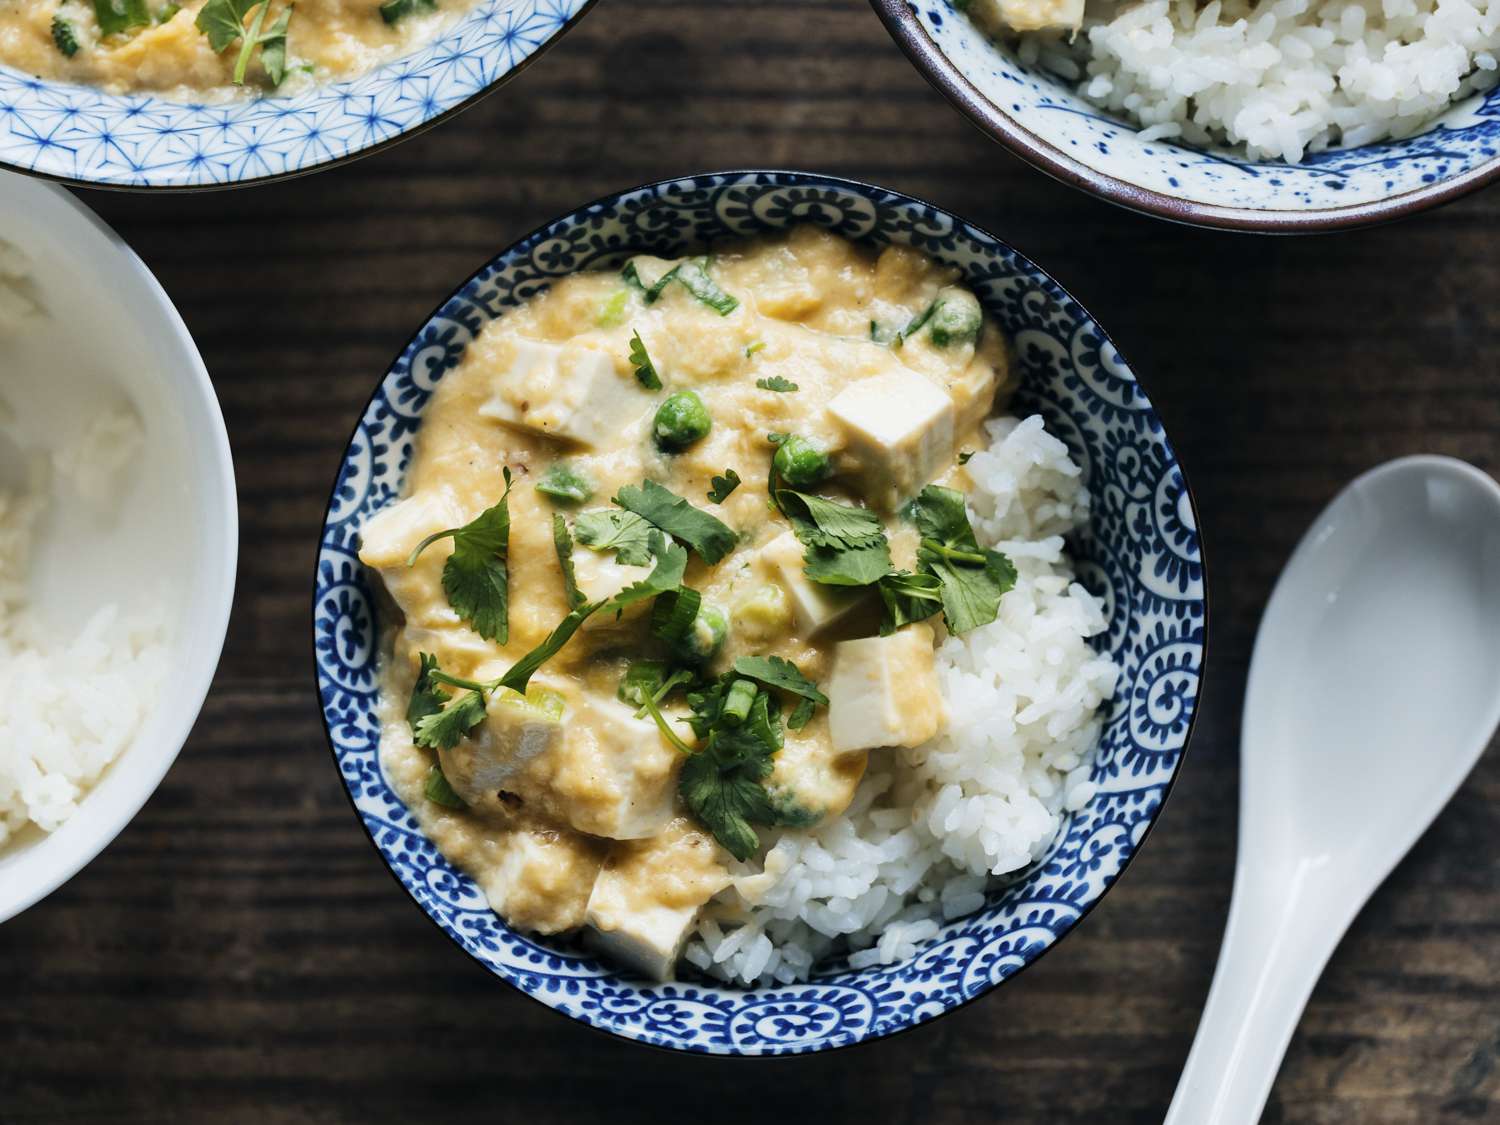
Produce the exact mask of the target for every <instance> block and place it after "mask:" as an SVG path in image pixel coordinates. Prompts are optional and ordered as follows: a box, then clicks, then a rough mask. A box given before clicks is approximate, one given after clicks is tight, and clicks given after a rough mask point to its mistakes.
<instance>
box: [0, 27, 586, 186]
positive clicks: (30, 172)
mask: <svg viewBox="0 0 1500 1125" xmlns="http://www.w3.org/2000/svg"><path fill="white" fill-rule="evenodd" d="M597 3H599V0H584V5H583V7H581V8H579V9H578V11H577V12H576V13H574V15H573V17H572V18H571V19H569V20H567V21H566V22H565V23H563V24H562V25H561V26H559V27H558V29H557V30H556V31H554V32H553V33H552V34H551V35H549V36H548V37H547V38H546V39H545V40H543V41H542V42H541V43H539V44H538V45H537V48H536V50H534V51H532V52H531V54H529V55H527V56H526V57H525V58H524V59H522V60H521V61H520V62H519V63H517V64H516V65H515V66H513V67H511V68H510V69H509V70H507V71H506V72H505V73H504V74H502V75H500V76H499V77H498V78H496V79H495V80H494V81H493V82H491V83H490V84H489V85H488V86H486V87H484V89H482V90H476V91H474V93H472V94H470V95H469V96H468V97H467V98H465V99H464V100H463V101H461V102H459V103H458V104H457V105H454V106H449V107H448V108H447V109H445V110H443V112H442V113H439V114H435V115H434V116H432V117H429V118H428V119H427V120H426V121H420V122H418V123H417V124H415V125H412V126H410V127H409V128H406V129H403V130H402V131H401V132H399V133H397V134H395V135H394V136H390V137H386V138H385V140H383V141H376V142H375V143H374V144H372V145H367V146H366V147H364V148H360V149H356V150H354V151H353V152H346V153H344V154H343V155H342V156H335V157H332V158H331V159H328V160H320V161H317V162H316V163H314V164H306V165H303V166H302V167H299V168H294V169H292V170H291V171H289V172H273V173H271V174H270V175H267V176H252V177H250V178H249V179H244V180H226V181H224V182H222V183H212V184H115V183H106V182H104V181H101V180H89V179H84V178H82V177H79V176H59V175H56V174H54V173H51V172H39V171H37V170H36V169H35V168H28V167H26V166H25V165H22V164H11V163H9V162H8V161H5V160H0V171H5V172H14V173H15V174H16V175H18V176H30V177H32V178H33V179H37V180H45V181H47V182H48V183H54V184H62V185H64V186H66V187H72V188H87V189H88V190H90V191H112V192H123V193H127V194H153V193H160V194H163V195H194V194H205V193H208V192H215V191H235V190H236V189H238V188H247V187H258V186H260V185H261V184H273V183H281V182H282V181H284V180H296V179H300V178H301V177H303V176H311V175H313V174H315V173H317V172H326V171H327V170H328V169H330V168H339V167H342V166H344V165H346V164H352V163H353V162H354V161H356V160H363V159H364V158H365V157H366V156H374V155H375V154H376V153H379V152H385V151H386V150H387V149H389V148H392V147H393V146H395V145H398V144H400V143H401V142H402V141H405V140H410V139H411V138H412V137H415V136H418V135H420V134H422V133H425V132H427V130H429V129H432V128H435V127H437V126H438V125H441V124H443V123H444V122H446V121H449V120H451V119H452V118H454V117H457V116H458V115H459V114H460V113H462V112H463V111H464V110H466V109H470V108H472V107H473V106H475V105H477V104H478V103H479V102H480V101H482V100H484V99H485V98H487V97H489V96H490V95H491V94H493V93H494V92H495V91H496V90H498V89H500V88H501V87H502V86H505V85H507V84H508V83H509V82H510V80H511V79H513V78H516V77H517V76H519V75H520V74H521V73H522V72H523V71H525V70H526V69H527V68H528V67H529V66H531V64H532V63H534V62H536V60H537V59H539V58H541V57H542V56H543V55H545V54H546V53H547V52H548V51H549V50H550V49H551V48H552V47H553V46H554V45H555V44H556V43H557V42H558V40H560V39H561V38H562V37H563V36H564V35H566V34H567V33H568V32H570V31H572V30H573V29H574V28H575V27H577V26H578V22H579V21H580V20H582V19H583V17H584V16H586V15H588V14H589V12H591V11H593V8H594V5H595V4H597Z"/></svg>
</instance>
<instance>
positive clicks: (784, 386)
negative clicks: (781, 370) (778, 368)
mask: <svg viewBox="0 0 1500 1125" xmlns="http://www.w3.org/2000/svg"><path fill="white" fill-rule="evenodd" d="M755 385H756V386H757V387H759V388H760V389H761V390H763V391H780V392H781V393H782V394H787V393H789V392H791V391H795V390H800V389H801V388H799V387H798V386H797V384H796V383H794V382H792V381H791V380H790V379H783V378H782V377H781V376H780V375H772V376H771V377H770V378H769V379H757V380H755Z"/></svg>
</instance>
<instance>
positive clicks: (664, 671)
mask: <svg viewBox="0 0 1500 1125" xmlns="http://www.w3.org/2000/svg"><path fill="white" fill-rule="evenodd" d="M669 671H670V669H669V668H668V665H667V662H666V661H665V660H632V661H631V662H630V663H629V664H628V665H627V666H626V668H625V675H623V676H621V677H620V686H619V687H618V688H616V689H615V698H616V699H618V700H619V701H620V702H621V703H628V704H630V705H631V706H632V707H644V706H645V704H646V700H648V699H650V698H651V697H652V696H654V695H655V694H656V693H657V692H658V691H660V690H661V689H662V685H663V684H665V683H666V682H667V675H668V673H669Z"/></svg>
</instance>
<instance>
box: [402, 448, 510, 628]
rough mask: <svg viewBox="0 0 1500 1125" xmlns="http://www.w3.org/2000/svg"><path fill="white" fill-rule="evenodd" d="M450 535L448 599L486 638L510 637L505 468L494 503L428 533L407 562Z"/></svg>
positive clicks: (445, 582)
mask: <svg viewBox="0 0 1500 1125" xmlns="http://www.w3.org/2000/svg"><path fill="white" fill-rule="evenodd" d="M450 536H451V537H452V539H453V553H452V554H451V555H449V556H448V561H447V562H445V563H444V564H443V592H444V593H446V594H447V595H448V604H449V605H451V606H452V607H453V609H454V610H455V611H456V612H457V613H458V615H459V617H461V618H463V619H464V620H465V621H467V622H468V623H469V624H470V626H472V627H473V629H474V632H476V633H478V634H479V635H480V636H481V637H483V638H484V639H485V640H487V641H498V642H499V643H500V644H505V643H506V642H507V641H508V640H510V616H509V613H510V570H509V567H508V563H507V556H508V554H509V549H510V548H509V543H510V470H509V469H506V470H505V492H504V493H503V494H502V495H501V497H500V500H499V503H497V504H496V505H495V506H494V507H492V508H486V509H485V510H484V511H483V512H480V513H479V515H478V516H476V517H475V518H474V519H473V520H471V521H470V522H469V523H466V524H465V525H464V526H463V527H454V528H449V529H448V530H446V531H437V532H434V533H433V534H431V535H429V536H428V537H427V538H426V539H424V540H422V542H420V543H418V544H417V547H416V549H415V550H414V551H412V553H411V555H410V556H409V557H408V558H407V560H406V565H407V566H415V565H416V563H417V557H418V556H419V555H420V554H421V553H422V552H423V551H425V550H426V549H427V548H428V547H429V546H431V545H432V544H433V543H435V542H437V541H438V540H439V539H444V538H448V537H450Z"/></svg>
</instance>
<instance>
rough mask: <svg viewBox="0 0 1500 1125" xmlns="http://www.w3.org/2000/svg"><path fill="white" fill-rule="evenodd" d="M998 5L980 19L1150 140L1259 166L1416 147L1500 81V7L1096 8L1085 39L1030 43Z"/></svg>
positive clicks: (1170, 0) (1337, 1)
mask: <svg viewBox="0 0 1500 1125" xmlns="http://www.w3.org/2000/svg"><path fill="white" fill-rule="evenodd" d="M998 2H999V0H973V2H972V3H971V4H970V5H969V10H970V11H971V12H972V14H973V15H974V16H975V18H976V20H977V21H978V22H979V23H980V25H981V26H983V27H985V28H986V29H988V30H989V31H991V32H992V33H996V34H1001V35H1006V36H1007V37H1008V38H1015V39H1016V42H1017V54H1018V56H1019V58H1020V59H1021V61H1022V62H1024V63H1026V64H1027V65H1040V66H1042V67H1044V68H1046V69H1048V70H1050V71H1052V72H1053V73H1055V74H1058V75H1059V76H1061V77H1062V78H1064V79H1065V80H1067V81H1070V82H1072V83H1074V84H1075V86H1076V89H1077V90H1078V92H1079V94H1080V95H1082V96H1083V97H1084V98H1086V99H1087V100H1089V101H1091V102H1093V103H1094V104H1095V105H1098V106H1101V107H1102V108H1104V109H1107V110H1109V111H1111V112H1113V113H1116V114H1118V115H1120V116H1122V117H1124V118H1126V119H1128V120H1130V121H1131V122H1133V123H1135V124H1137V125H1139V126H1141V128H1142V130H1143V133H1142V139H1144V140H1148V141H1149V140H1169V139H1170V140H1182V141H1185V142H1187V143H1188V144H1192V145H1198V146H1208V145H1229V146H1243V149H1244V152H1245V154H1246V155H1247V156H1248V157H1249V158H1250V159H1251V160H1286V161H1288V162H1290V163H1296V162H1298V161H1300V160H1301V159H1302V158H1303V157H1304V156H1305V155H1306V154H1307V153H1309V152H1317V151H1320V150H1323V149H1328V148H1334V147H1340V146H1351V147H1352V146H1356V145H1365V144H1371V143H1373V142H1376V141H1380V140H1385V139H1387V138H1400V137H1406V136H1410V135H1412V134H1414V133H1417V132H1420V131H1421V130H1422V129H1424V128H1425V127H1426V126H1427V125H1428V124H1429V123H1430V122H1431V121H1432V119H1433V117H1435V116H1436V115H1437V114H1439V113H1441V112H1442V111H1443V110H1445V109H1446V108H1447V107H1448V106H1449V105H1451V104H1452V103H1453V102H1455V101H1458V100H1460V99H1463V98H1466V97H1468V96H1470V95H1472V94H1478V93H1483V92H1484V91H1487V90H1489V89H1491V88H1493V87H1494V86H1495V84H1496V82H1497V81H1500V63H1497V56H1500V0H1210V2H1209V3H1207V4H1202V5H1200V4H1198V3H1196V2H1194V0H1141V2H1139V3H1122V2H1119V0H1091V2H1090V3H1089V4H1088V6H1087V7H1086V9H1085V15H1084V22H1083V30H1082V32H1081V33H1080V34H1078V35H1076V36H1074V35H1072V34H1071V33H1070V32H1067V31H1045V32H1027V33H1025V34H1022V35H1020V36H1019V37H1016V36H1014V33H1011V32H1008V31H1007V30H1006V29H1005V28H1004V25H1003V17H1001V16H1000V15H999V10H998Z"/></svg>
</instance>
